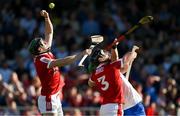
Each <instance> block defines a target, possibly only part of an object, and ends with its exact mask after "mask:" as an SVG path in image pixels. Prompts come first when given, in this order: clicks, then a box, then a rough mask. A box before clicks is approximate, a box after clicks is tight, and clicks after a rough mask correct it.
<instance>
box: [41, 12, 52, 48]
mask: <svg viewBox="0 0 180 116" xmlns="http://www.w3.org/2000/svg"><path fill="white" fill-rule="evenodd" d="M40 14H41V16H43V17H44V19H45V41H46V43H47V46H48V47H51V45H52V39H53V25H52V22H51V20H50V18H49V14H48V12H46V10H41V12H40Z"/></svg>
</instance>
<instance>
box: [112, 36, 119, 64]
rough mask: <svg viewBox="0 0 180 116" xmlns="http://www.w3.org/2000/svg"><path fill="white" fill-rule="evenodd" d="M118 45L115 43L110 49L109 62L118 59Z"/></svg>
mask: <svg viewBox="0 0 180 116" xmlns="http://www.w3.org/2000/svg"><path fill="white" fill-rule="evenodd" d="M114 41H117V39H115V40H114ZM118 44H119V42H117V43H116V45H114V46H113V47H112V48H111V62H114V61H116V60H118V59H119V55H118V49H117V45H118Z"/></svg>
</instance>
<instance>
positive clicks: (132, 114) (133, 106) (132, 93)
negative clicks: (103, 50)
mask: <svg viewBox="0 0 180 116" xmlns="http://www.w3.org/2000/svg"><path fill="white" fill-rule="evenodd" d="M113 55H114V56H112V58H114V59H113V60H117V59H118V58H119V56H118V50H117V49H115V53H114V54H113ZM125 65H129V64H124V69H121V72H120V75H121V78H122V82H123V92H124V102H125V103H124V105H123V110H124V116H145V115H146V113H145V110H144V106H143V104H142V97H141V96H140V95H139V93H138V92H137V91H136V90H135V89H134V87H133V86H132V85H131V83H130V82H129V81H128V78H126V77H125V76H124V75H123V74H124V73H126V72H127V68H128V66H125Z"/></svg>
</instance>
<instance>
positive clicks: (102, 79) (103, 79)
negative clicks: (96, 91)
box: [97, 76, 109, 91]
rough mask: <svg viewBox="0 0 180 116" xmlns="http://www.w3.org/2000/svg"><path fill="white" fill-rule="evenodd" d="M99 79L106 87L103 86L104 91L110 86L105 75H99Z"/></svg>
mask: <svg viewBox="0 0 180 116" xmlns="http://www.w3.org/2000/svg"><path fill="white" fill-rule="evenodd" d="M97 80H98V82H100V83H101V85H103V86H104V87H101V89H102V90H103V91H106V90H107V89H108V88H109V83H108V82H107V81H105V76H102V77H99V78H98V79H97Z"/></svg>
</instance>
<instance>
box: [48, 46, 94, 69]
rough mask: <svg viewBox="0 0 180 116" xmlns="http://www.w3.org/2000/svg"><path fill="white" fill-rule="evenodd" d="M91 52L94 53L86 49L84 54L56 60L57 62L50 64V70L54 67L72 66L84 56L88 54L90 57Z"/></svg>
mask: <svg viewBox="0 0 180 116" xmlns="http://www.w3.org/2000/svg"><path fill="white" fill-rule="evenodd" d="M91 52H92V50H91V49H86V50H84V51H83V52H81V53H79V54H76V55H72V56H67V57H65V58H62V59H56V60H54V61H52V62H51V63H50V64H49V67H48V68H52V67H55V66H58V67H61V66H65V65H69V64H72V63H73V62H75V61H76V60H79V59H80V58H82V56H84V55H86V54H87V55H90V54H91Z"/></svg>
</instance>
